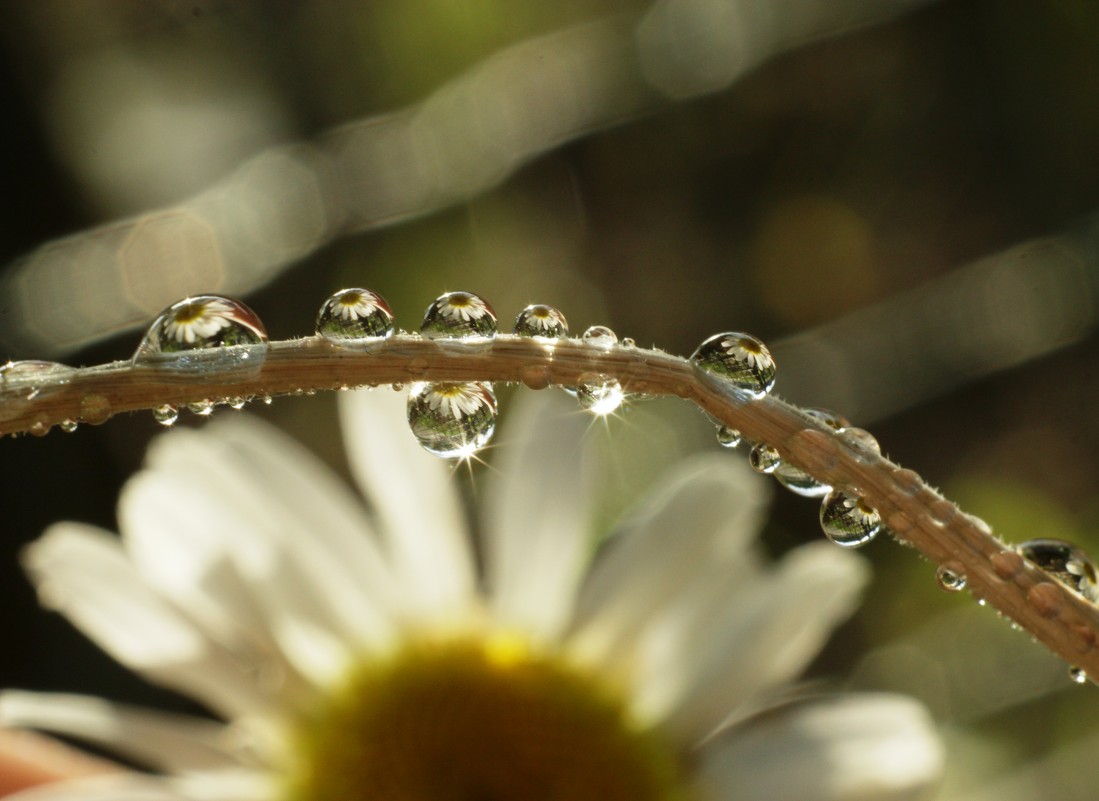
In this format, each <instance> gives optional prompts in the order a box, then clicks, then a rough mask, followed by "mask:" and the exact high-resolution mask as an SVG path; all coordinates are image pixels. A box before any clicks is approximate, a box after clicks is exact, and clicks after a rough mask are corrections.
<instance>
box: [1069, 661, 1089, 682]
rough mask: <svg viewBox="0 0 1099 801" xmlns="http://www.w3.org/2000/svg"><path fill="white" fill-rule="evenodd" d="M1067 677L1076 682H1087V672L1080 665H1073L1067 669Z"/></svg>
mask: <svg viewBox="0 0 1099 801" xmlns="http://www.w3.org/2000/svg"><path fill="white" fill-rule="evenodd" d="M1068 677H1069V678H1070V679H1072V681H1073V682H1075V683H1076V684H1087V682H1088V674H1087V671H1086V670H1084V669H1083V668H1082V667H1076V666H1075V665H1073V666H1072V667H1070V668H1069V669H1068Z"/></svg>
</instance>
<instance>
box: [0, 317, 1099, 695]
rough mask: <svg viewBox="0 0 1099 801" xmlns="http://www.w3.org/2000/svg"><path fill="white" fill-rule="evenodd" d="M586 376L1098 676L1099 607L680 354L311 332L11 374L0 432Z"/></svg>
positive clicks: (567, 382) (873, 462) (890, 472)
mask: <svg viewBox="0 0 1099 801" xmlns="http://www.w3.org/2000/svg"><path fill="white" fill-rule="evenodd" d="M596 376H607V377H613V378H616V379H618V381H619V382H620V383H621V384H622V387H623V389H624V390H625V391H626V392H627V393H633V394H641V395H652V396H677V397H680V398H684V399H686V400H690V401H693V402H694V403H696V404H697V405H698V406H700V407H701V408H702V409H704V410H705V411H707V412H708V413H709V414H710V415H711V416H713V417H714V418H715V419H716V420H720V421H722V422H723V423H725V424H726V425H728V426H730V427H731V428H735V429H737V430H738V431H740V432H741V433H742V434H743V435H744V437H746V438H747V439H748V440H750V441H752V442H766V443H768V444H771V445H773V446H774V447H775V448H777V449H778V451H779V453H780V454H781V456H782V458H783V460H784V461H786V462H788V463H790V464H792V465H794V466H796V467H799V468H801V469H802V470H804V471H805V472H807V473H809V474H810V475H811V476H812V477H813V478H815V479H817V480H818V481H820V482H822V483H824V484H828V485H830V486H833V487H835V488H837V489H841V490H844V491H846V492H849V493H851V494H854V495H857V496H859V497H861V498H862V499H863V500H864V501H865V502H866V503H867V504H869V505H870V506H872V507H874V508H875V509H876V510H877V511H878V512H879V514H880V515H881V517H882V519H883V521H885V523H886V525H887V526H888V527H889V529H890V530H891V531H892V532H893V534H894V535H895V536H896V537H897V538H898V539H899V540H901V541H902V542H904V543H906V544H908V545H911V546H912V547H914V548H916V549H917V550H918V551H920V552H921V553H922V554H924V555H925V556H926V557H928V558H929V559H930V560H932V561H933V562H935V563H936V564H938V565H942V566H945V567H946V568H948V569H949V570H951V571H953V572H954V573H956V574H959V575H963V576H965V578H966V582H967V586H968V588H969V589H970V591H971V592H972V593H973V595H974V596H975V597H977V598H978V599H981V600H983V601H985V602H987V603H988V604H989V605H990V606H992V607H994V608H995V609H997V610H999V611H1000V612H1001V613H1002V614H1003V615H1004V616H1006V617H1008V618H1010V619H1011V620H1013V621H1015V622H1016V623H1017V624H1018V625H1019V626H1021V627H1022V628H1024V629H1026V630H1027V631H1029V632H1030V633H1031V634H1032V635H1033V636H1034V637H1035V638H1036V639H1037V640H1039V641H1040V642H1042V643H1044V644H1045V645H1046V646H1047V647H1048V648H1049V649H1050V650H1051V651H1053V652H1054V653H1055V654H1057V655H1058V656H1060V657H1061V658H1062V659H1064V660H1065V661H1066V662H1068V663H1069V664H1070V665H1074V666H1078V667H1080V668H1082V669H1083V670H1085V671H1086V672H1087V674H1088V675H1089V676H1092V677H1099V649H1096V642H1097V636H1099V634H1097V633H1099V608H1097V607H1096V606H1095V605H1094V604H1092V603H1090V602H1089V601H1088V600H1086V599H1085V598H1084V597H1083V596H1081V595H1079V594H1077V593H1076V592H1074V591H1071V590H1069V589H1067V588H1065V587H1064V586H1063V585H1061V584H1059V583H1057V582H1056V581H1053V580H1051V579H1050V577H1049V576H1048V575H1047V574H1046V573H1044V572H1043V571H1041V570H1040V569H1038V568H1037V567H1035V566H1033V565H1031V564H1030V563H1029V562H1026V561H1025V560H1024V559H1023V558H1022V557H1020V556H1019V555H1018V554H1017V553H1016V552H1015V551H1014V550H1013V549H1011V548H1010V547H1008V546H1006V545H1005V544H1004V543H1002V542H1000V540H998V539H997V538H996V537H995V536H994V535H993V534H992V532H991V530H990V529H989V528H988V526H987V525H986V524H985V523H984V522H983V521H981V520H979V519H977V518H975V517H972V516H971V515H967V514H965V513H963V512H962V511H960V510H959V509H958V507H957V506H956V505H955V504H953V503H952V502H950V501H949V500H947V499H945V498H943V497H942V496H941V495H940V494H939V493H937V492H936V491H935V490H934V489H932V488H931V487H929V486H928V485H927V484H926V483H925V482H924V481H923V480H922V479H921V478H920V477H919V475H917V474H916V473H915V472H913V471H911V470H907V469H903V468H901V467H899V466H898V465H896V464H894V463H893V462H891V461H889V460H888V459H886V458H884V457H882V456H880V455H878V454H877V453H876V452H873V451H869V450H867V449H865V447H860V446H859V445H858V443H857V442H855V441H853V440H851V439H849V438H846V437H844V435H843V434H842V433H837V432H835V431H834V430H832V429H830V428H827V427H825V426H823V425H822V424H820V423H819V422H817V421H815V420H813V419H811V418H809V417H808V416H806V415H805V414H804V413H803V412H802V411H801V410H800V409H799V408H798V407H796V406H793V405H791V404H789V403H786V402H785V401H783V400H781V399H779V398H776V397H766V398H763V399H760V400H750V401H746V400H744V399H742V398H741V397H739V396H737V395H736V394H735V393H734V392H733V391H732V389H731V388H729V387H726V386H725V385H724V384H722V383H721V382H720V381H717V380H715V379H713V378H712V377H709V376H704V375H700V374H699V373H698V372H696V371H695V370H694V369H693V367H692V366H691V364H690V362H688V361H687V360H686V359H683V358H680V357H676V356H671V355H669V354H666V353H663V352H661V351H654V350H643V349H640V348H634V347H624V346H618V347H614V348H612V349H610V350H604V349H600V348H598V347H595V346H594V345H592V344H591V343H586V342H583V341H580V340H575V339H571V340H561V341H560V342H558V343H555V344H552V345H546V344H543V343H541V342H539V341H537V340H533V339H529V338H523V337H516V336H510V335H500V336H498V337H497V338H496V339H495V340H494V341H493V342H492V343H491V344H487V345H484V346H482V347H477V348H472V347H469V346H464V347H463V346H453V345H451V346H446V345H440V344H439V343H436V342H433V341H430V340H426V339H422V338H420V337H418V336H413V335H403V334H402V335H398V336H395V337H393V338H391V339H390V340H389V341H387V342H386V343H385V344H384V345H382V346H380V347H378V348H377V349H376V350H372V351H371V352H364V351H356V350H350V349H344V348H338V347H335V346H334V345H332V344H331V343H329V342H328V341H326V340H324V339H321V338H318V337H310V338H306V339H298V340H289V341H282V342H273V343H271V347H270V350H269V352H268V354H267V356H266V358H265V359H264V360H263V363H262V366H259V367H258V368H256V369H253V370H252V371H251V372H250V373H248V374H241V373H232V372H228V373H227V372H224V371H216V370H215V371H209V372H206V371H196V370H195V369H194V368H191V369H190V370H186V371H177V370H172V369H168V368H166V367H163V366H161V367H149V366H134V365H133V364H131V363H130V362H114V363H111V364H106V365H101V366H97V367H88V368H82V369H78V370H73V371H72V372H65V373H58V374H52V373H44V374H42V376H41V380H38V381H32V380H30V378H26V379H23V378H20V377H19V376H18V375H15V376H12V377H11V378H10V379H9V380H8V381H7V382H6V383H4V384H3V385H0V434H15V433H20V432H29V433H36V434H44V433H46V432H48V431H49V429H50V428H51V427H52V426H54V425H57V424H60V423H62V422H64V421H83V422H87V423H92V424H99V423H103V422H105V421H106V420H107V419H109V418H110V417H112V416H113V415H115V414H118V413H120V412H133V411H139V410H147V409H152V408H155V407H157V406H160V405H162V404H172V405H174V406H183V405H186V404H191V403H199V402H203V401H208V400H213V401H216V402H229V401H230V399H234V398H254V397H263V396H275V395H285V394H290V393H295V392H298V391H301V390H312V389H338V388H343V387H349V386H362V385H380V384H392V383H406V382H412V381H425V380H430V381H510V382H521V383H523V384H525V385H526V386H528V387H530V388H532V389H544V388H546V387H548V386H551V385H557V386H575V385H577V384H582V383H588V382H592V381H593V380H595V377H596Z"/></svg>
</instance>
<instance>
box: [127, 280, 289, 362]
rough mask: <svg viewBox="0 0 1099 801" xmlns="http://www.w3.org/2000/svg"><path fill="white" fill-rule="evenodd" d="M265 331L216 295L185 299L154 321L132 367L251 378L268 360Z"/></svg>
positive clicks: (251, 313)
mask: <svg viewBox="0 0 1099 801" xmlns="http://www.w3.org/2000/svg"><path fill="white" fill-rule="evenodd" d="M267 348H268V345H267V331H266V330H265V329H264V327H263V323H262V322H260V319H259V317H258V316H257V315H256V313H255V312H254V311H252V310H251V309H249V308H248V307H247V306H245V305H244V304H243V303H241V302H240V301H238V300H232V299H231V298H225V297H221V296H220V295H199V296H196V297H193V298H185V299H183V300H181V301H179V302H178V303H174V304H172V305H171V306H169V307H168V308H167V309H165V310H164V311H163V312H161V313H160V315H159V316H158V317H157V318H156V320H154V321H153V324H152V325H151V326H150V327H149V330H148V331H147V332H146V333H145V337H144V338H143V339H142V340H141V344H140V345H138V347H137V350H136V351H135V352H134V356H133V362H134V365H135V366H142V367H155V368H157V369H165V370H176V371H182V372H187V373H194V374H198V375H201V374H205V373H217V377H218V379H219V380H220V379H222V378H224V374H225V373H226V372H229V373H234V372H244V373H247V374H252V373H255V372H258V371H259V370H260V368H262V367H263V361H264V359H265V358H266V356H267Z"/></svg>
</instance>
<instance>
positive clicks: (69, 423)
mask: <svg viewBox="0 0 1099 801" xmlns="http://www.w3.org/2000/svg"><path fill="white" fill-rule="evenodd" d="M79 427H80V424H79V423H78V422H76V420H73V419H72V418H71V417H70V418H68V419H65V420H62V421H61V422H60V423H59V424H58V428H60V429H61V430H62V431H64V432H65V433H66V434H71V433H72V432H74V431H76V429H77V428H79Z"/></svg>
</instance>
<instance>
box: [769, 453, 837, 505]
mask: <svg viewBox="0 0 1099 801" xmlns="http://www.w3.org/2000/svg"><path fill="white" fill-rule="evenodd" d="M771 475H773V476H774V477H775V480H776V481H778V483H779V484H781V485H782V486H784V487H786V489H788V490H790V492H792V493H794V494H795V495H800V496H802V497H803V498H822V497H824V496H825V495H827V494H828V493H829V492H831V491H832V488H831V487H830V486H828V485H827V484H821V483H820V482H819V481H817V480H816V479H815V478H813V477H812V476H811V475H809V474H808V473H806V472H805V471H804V470H802V469H801V468H800V467H794V465H792V464H790V463H789V462H781V463H780V464H778V465H777V466H776V467H775V469H774V470H773V471H772V473H771Z"/></svg>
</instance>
